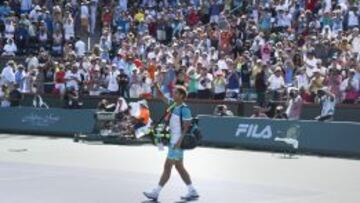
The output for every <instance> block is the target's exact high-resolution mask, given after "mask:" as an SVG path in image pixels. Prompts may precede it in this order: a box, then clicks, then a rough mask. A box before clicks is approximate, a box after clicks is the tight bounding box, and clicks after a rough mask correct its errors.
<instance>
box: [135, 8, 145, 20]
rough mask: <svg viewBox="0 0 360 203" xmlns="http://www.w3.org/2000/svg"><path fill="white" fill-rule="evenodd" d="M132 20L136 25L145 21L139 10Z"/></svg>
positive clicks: (142, 13)
mask: <svg viewBox="0 0 360 203" xmlns="http://www.w3.org/2000/svg"><path fill="white" fill-rule="evenodd" d="M134 19H135V22H137V23H142V22H144V20H145V14H144V12H143V11H142V10H141V9H139V11H138V12H137V13H136V14H135V16H134Z"/></svg>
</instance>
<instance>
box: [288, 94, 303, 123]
mask: <svg viewBox="0 0 360 203" xmlns="http://www.w3.org/2000/svg"><path fill="white" fill-rule="evenodd" d="M288 92H289V97H288V101H287V108H286V111H285V114H286V116H287V118H288V119H289V120H299V119H300V115H301V110H302V104H303V100H302V98H301V96H300V95H299V90H298V89H297V88H295V87H290V88H289V89H288Z"/></svg>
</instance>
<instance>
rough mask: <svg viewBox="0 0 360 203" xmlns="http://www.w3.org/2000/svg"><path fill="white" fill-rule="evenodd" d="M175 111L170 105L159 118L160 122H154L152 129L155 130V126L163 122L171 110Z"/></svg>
mask: <svg viewBox="0 0 360 203" xmlns="http://www.w3.org/2000/svg"><path fill="white" fill-rule="evenodd" d="M174 109H175V107H173V104H171V105H170V106H169V107H168V108H167V109H166V110H165V113H164V114H163V115H162V116H161V118H160V120H159V121H158V122H156V124H155V125H154V128H157V126H158V125H159V124H160V123H161V122H163V121H164V119H165V117H166V116H167V115H168V113H171V112H172V111H173V110H174Z"/></svg>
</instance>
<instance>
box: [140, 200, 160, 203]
mask: <svg viewBox="0 0 360 203" xmlns="http://www.w3.org/2000/svg"><path fill="white" fill-rule="evenodd" d="M141 203H160V202H159V201H155V200H146V201H143V202H141Z"/></svg>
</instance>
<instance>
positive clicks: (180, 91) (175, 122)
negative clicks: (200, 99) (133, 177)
mask: <svg viewBox="0 0 360 203" xmlns="http://www.w3.org/2000/svg"><path fill="white" fill-rule="evenodd" d="M155 87H156V89H157V92H158V95H159V98H160V99H161V100H163V101H164V102H165V103H168V104H170V107H169V108H168V110H167V112H168V116H167V117H168V118H167V120H168V121H169V127H170V134H171V138H170V144H169V150H168V155H167V159H166V161H165V165H164V171H163V173H162V175H161V178H160V181H159V184H158V186H157V187H156V188H154V189H153V190H152V191H151V192H144V195H145V196H146V197H147V198H149V199H151V200H155V201H156V200H157V199H158V196H159V193H160V191H161V189H162V188H163V187H164V186H165V184H166V183H167V182H168V180H169V178H170V174H171V170H172V168H173V166H175V168H176V170H177V171H178V172H179V174H180V176H181V178H182V180H183V181H184V182H185V184H186V185H187V187H188V194H187V195H186V196H184V197H182V199H183V200H186V201H189V200H194V199H197V198H198V197H199V195H198V193H197V192H196V190H195V188H194V187H193V186H192V182H191V178H190V175H189V173H188V172H187V170H186V169H185V167H184V163H183V159H184V151H183V150H182V149H181V148H180V146H181V142H182V139H183V138H184V135H185V132H186V131H187V130H188V128H189V127H190V124H191V111H190V108H189V107H188V106H187V105H186V104H185V103H184V100H185V99H186V97H187V92H186V88H185V87H182V86H178V87H176V88H175V90H174V94H173V102H172V101H171V100H169V99H167V98H166V97H165V96H164V95H163V94H162V92H161V91H160V87H159V85H155ZM181 118H182V122H181V120H180V119H181Z"/></svg>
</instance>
